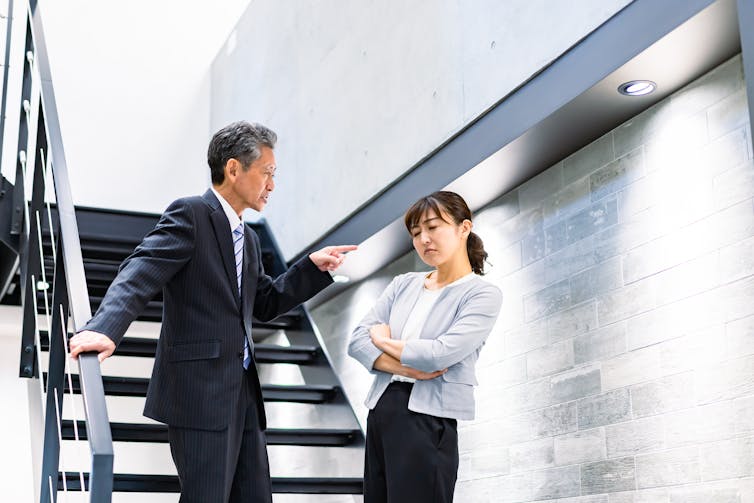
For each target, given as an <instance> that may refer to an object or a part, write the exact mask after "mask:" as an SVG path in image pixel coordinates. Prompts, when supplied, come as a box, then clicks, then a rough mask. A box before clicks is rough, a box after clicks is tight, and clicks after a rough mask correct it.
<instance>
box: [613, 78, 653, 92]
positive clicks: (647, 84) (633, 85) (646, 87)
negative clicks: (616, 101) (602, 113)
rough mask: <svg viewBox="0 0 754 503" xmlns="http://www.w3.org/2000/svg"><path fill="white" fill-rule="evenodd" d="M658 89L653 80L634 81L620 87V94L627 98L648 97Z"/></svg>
mask: <svg viewBox="0 0 754 503" xmlns="http://www.w3.org/2000/svg"><path fill="white" fill-rule="evenodd" d="M655 89H657V84H655V83H654V82H652V81H651V80H632V81H631V82H625V83H623V84H621V85H620V86H618V92H619V93H621V94H623V95H625V96H646V95H647V94H650V93H651V92H653V91H654V90H655Z"/></svg>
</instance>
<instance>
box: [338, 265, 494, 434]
mask: <svg viewBox="0 0 754 503" xmlns="http://www.w3.org/2000/svg"><path fill="white" fill-rule="evenodd" d="M425 276H426V273H425V272H413V273H407V274H402V275H400V276H396V277H395V278H394V279H393V281H392V282H391V283H390V285H388V287H387V288H386V289H385V291H384V292H383V293H382V295H381V296H380V298H379V299H378V300H377V303H376V304H375V305H374V307H373V308H372V310H371V311H369V313H368V314H367V315H366V316H365V317H364V319H363V320H361V322H360V323H359V325H358V326H357V327H356V328H355V329H354V331H353V333H352V334H351V341H350V343H349V345H348V354H349V355H350V356H352V357H353V358H355V359H357V360H358V361H359V362H360V363H361V364H362V365H364V367H366V368H367V370H369V371H370V372H372V373H374V374H375V378H374V382H373V383H372V387H371V389H370V390H369V393H368V395H367V398H366V402H365V403H366V406H367V407H368V408H370V409H373V408H374V406H375V405H376V404H377V401H378V400H379V399H380V397H381V396H382V393H384V391H385V389H386V388H387V386H388V384H390V380H391V378H392V377H393V375H392V374H389V373H387V372H382V371H379V370H375V369H374V368H373V366H374V362H375V360H376V359H377V358H378V357H379V356H380V355H381V354H382V351H381V350H380V349H378V348H377V347H376V346H375V345H374V344H373V343H372V340H371V339H370V337H369V328H370V327H372V326H374V325H378V324H380V323H385V324H388V325H390V333H391V334H392V337H393V338H394V339H397V338H399V337H400V334H401V331H402V330H403V327H404V325H405V324H406V321H407V319H408V316H409V315H410V314H411V311H412V310H413V308H414V304H415V303H416V301H417V299H418V298H419V294H420V293H421V291H422V288H424V278H425ZM502 299H503V297H502V293H501V292H500V289H499V288H497V287H496V286H495V285H492V284H491V283H488V282H486V281H484V280H483V279H482V278H481V277H479V276H474V278H472V279H471V280H470V281H466V282H461V283H459V284H457V285H452V284H451V285H448V286H447V287H445V289H444V290H443V292H442V293H441V294H440V296H439V297H438V298H437V300H436V301H435V304H434V306H433V307H432V310H431V311H430V314H429V316H428V317H427V321H426V322H425V324H424V327H423V328H422V330H421V333H420V335H419V338H418V339H412V340H409V341H406V345H405V347H404V348H403V352H402V354H401V363H403V364H404V365H407V366H409V367H413V368H415V369H418V370H423V371H426V372H431V371H434V370H440V369H444V368H447V369H448V371H447V372H446V373H445V374H443V375H442V376H440V377H437V378H435V379H430V380H426V381H417V382H416V383H415V384H414V387H413V389H412V391H411V396H410V398H409V402H408V408H409V409H410V410H412V411H414V412H420V413H424V414H430V415H433V416H437V417H449V418H454V419H474V386H475V385H476V384H477V380H476V375H475V373H474V366H475V365H476V361H477V358H478V357H479V351H481V349H482V346H483V345H484V341H485V340H486V339H487V336H488V335H489V334H490V331H491V330H492V327H493V326H494V324H495V320H497V316H498V313H499V312H500V306H501V304H502Z"/></svg>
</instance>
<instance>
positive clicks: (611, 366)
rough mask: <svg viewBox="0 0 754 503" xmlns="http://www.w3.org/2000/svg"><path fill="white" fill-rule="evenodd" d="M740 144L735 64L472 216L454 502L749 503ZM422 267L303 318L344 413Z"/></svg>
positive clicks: (751, 343)
mask: <svg viewBox="0 0 754 503" xmlns="http://www.w3.org/2000/svg"><path fill="white" fill-rule="evenodd" d="M750 137H751V132H750V125H749V123H748V109H747V103H746V94H745V88H744V81H743V74H742V68H741V59H740V56H737V57H734V58H733V59H731V60H730V61H728V62H726V63H724V64H723V65H721V66H720V67H718V68H716V69H715V70H713V71H711V72H710V73H708V74H707V75H705V76H703V77H701V78H700V79H698V80H697V81H695V82H693V83H691V84H689V85H688V86H686V87H685V88H683V89H681V90H679V91H678V92H676V93H675V94H673V95H672V96H670V97H669V98H667V99H665V100H663V101H662V102H660V103H659V104H657V105H655V106H654V107H652V108H650V109H648V110H647V111H645V112H643V113H642V114H640V115H638V116H636V117H634V118H633V119H631V120H630V121H628V122H626V123H624V124H623V125H621V126H619V127H618V128H616V129H615V130H613V131H611V132H610V133H608V134H606V135H605V136H603V137H602V138H599V139H598V140H596V141H594V142H593V143H591V144H590V145H587V146H586V147H584V148H583V149H581V150H580V151H578V152H576V153H574V154H573V155H571V156H569V157H568V158H566V159H564V160H563V161H561V162H559V163H557V164H556V165H555V166H552V167H551V168H549V169H548V170H546V171H545V172H543V173H542V174H540V175H538V176H537V177H535V178H533V179H531V180H529V181H528V182H526V183H524V184H523V185H521V186H520V187H518V188H517V189H516V190H514V191H512V192H510V193H507V194H505V195H504V196H502V197H501V198H499V199H498V200H497V201H495V202H494V203H492V204H491V205H489V206H488V207H486V208H485V209H483V210H482V211H479V212H478V214H477V217H476V220H475V226H476V229H477V231H478V233H479V234H480V236H481V237H482V238H483V239H484V241H485V245H486V247H487V249H488V251H489V252H490V262H492V264H493V266H492V267H491V268H490V273H489V275H488V280H489V281H492V282H493V283H495V284H497V285H498V286H499V287H500V288H501V289H502V290H503V294H504V302H503V311H502V312H501V315H500V318H499V321H498V324H497V326H496V328H495V330H494V332H493V334H492V335H491V336H490V338H489V340H488V343H487V346H486V347H485V349H484V351H482V354H481V358H480V362H479V365H478V373H479V380H480V383H481V384H480V386H479V388H478V389H477V402H478V405H477V419H476V420H475V421H472V422H468V423H465V424H461V425H460V449H461V467H460V470H459V482H458V485H457V490H456V496H457V499H458V500H459V501H475V502H485V501H489V502H492V501H494V502H514V501H515V502H528V501H541V500H553V499H557V498H574V499H573V500H570V499H569V500H568V502H569V503H586V502H589V503H607V501H608V496H607V494H608V493H610V498H609V501H610V503H615V502H621V503H622V502H632V501H634V498H635V497H645V496H646V497H652V498H654V499H652V501H653V502H663V503H666V502H667V503H669V502H670V501H689V500H694V501H706V502H715V501H741V502H752V501H754V454H752V453H754V427H753V426H752V424H754V163H753V162H752V146H751V143H750V140H749V138H750ZM417 267H418V265H417V259H415V258H413V256H406V257H404V258H402V259H400V260H399V261H397V262H396V263H394V264H393V265H392V266H391V267H389V268H388V269H387V270H385V271H384V272H382V273H380V274H379V275H376V277H375V278H373V279H369V280H367V281H366V282H364V283H362V284H360V285H357V286H355V287H354V288H351V289H350V290H349V291H347V292H346V293H345V294H343V295H341V296H339V297H337V298H335V299H333V300H331V301H329V302H328V303H326V304H324V305H323V306H321V307H319V308H318V309H316V310H315V311H314V313H313V314H314V317H315V319H316V320H317V323H318V324H319V326H320V328H322V331H323V334H325V335H326V343H327V344H328V349H329V350H330V352H331V354H332V355H333V357H334V358H335V359H336V360H337V362H338V363H337V368H338V370H340V371H341V372H342V374H341V379H342V381H343V382H344V384H345V385H346V386H347V387H348V388H349V389H348V392H349V396H351V399H352V400H353V401H354V403H361V402H363V399H364V396H365V394H366V389H367V388H368V386H369V383H370V382H371V376H370V375H369V374H368V373H367V372H366V371H364V370H363V369H362V368H361V367H359V366H358V365H357V364H356V363H355V362H350V361H348V357H347V356H346V344H347V338H348V335H349V333H350V330H351V329H352V328H353V326H355V324H356V323H357V321H358V320H359V318H360V317H361V316H362V315H363V314H364V312H366V309H368V308H369V307H370V306H371V305H372V303H373V302H374V300H375V299H376V297H377V295H379V293H380V291H381V288H383V287H384V285H385V284H386V283H387V281H388V280H389V278H391V277H392V276H394V275H395V274H399V273H402V272H406V271H409V270H415V268H417ZM370 282H372V283H370ZM367 285H372V286H367ZM362 409H363V407H362ZM360 412H361V416H362V417H363V416H364V415H365V411H363V410H361V411H360ZM642 501H643V500H642Z"/></svg>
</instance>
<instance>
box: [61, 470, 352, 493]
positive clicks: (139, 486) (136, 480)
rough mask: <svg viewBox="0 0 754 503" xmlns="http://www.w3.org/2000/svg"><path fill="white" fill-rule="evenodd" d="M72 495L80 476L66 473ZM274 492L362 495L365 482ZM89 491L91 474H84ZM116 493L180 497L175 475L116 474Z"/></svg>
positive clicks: (301, 482)
mask: <svg viewBox="0 0 754 503" xmlns="http://www.w3.org/2000/svg"><path fill="white" fill-rule="evenodd" d="M63 476H64V474H63V473H58V490H59V491H60V490H62V489H63ZM65 479H66V484H67V487H68V490H69V491H80V490H81V479H80V474H79V472H66V473H65ZM271 479H272V492H273V493H277V494H281V493H297V494H362V493H363V480H362V479H361V478H354V477H272V478H271ZM84 484H85V485H86V488H87V489H88V487H89V474H88V473H84ZM113 492H136V493H177V492H180V486H179V484H178V477H177V476H175V475H139V474H126V473H115V474H113Z"/></svg>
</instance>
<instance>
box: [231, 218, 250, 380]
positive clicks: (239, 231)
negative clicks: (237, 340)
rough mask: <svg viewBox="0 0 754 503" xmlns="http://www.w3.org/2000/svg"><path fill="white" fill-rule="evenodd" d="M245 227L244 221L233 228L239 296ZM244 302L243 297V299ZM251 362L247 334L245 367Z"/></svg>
mask: <svg viewBox="0 0 754 503" xmlns="http://www.w3.org/2000/svg"><path fill="white" fill-rule="evenodd" d="M243 228H244V223H243V222H241V223H240V224H238V227H236V228H235V229H233V253H234V254H235V256H236V283H237V284H238V296H239V297H240V296H241V272H242V271H243V268H242V267H241V266H242V265H243ZM241 301H242V302H243V299H241ZM250 363H251V354H250V352H249V341H248V340H246V334H244V338H243V368H245V369H248V368H249V364H250Z"/></svg>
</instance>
